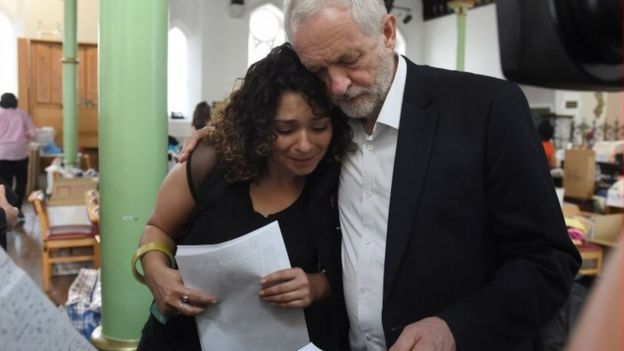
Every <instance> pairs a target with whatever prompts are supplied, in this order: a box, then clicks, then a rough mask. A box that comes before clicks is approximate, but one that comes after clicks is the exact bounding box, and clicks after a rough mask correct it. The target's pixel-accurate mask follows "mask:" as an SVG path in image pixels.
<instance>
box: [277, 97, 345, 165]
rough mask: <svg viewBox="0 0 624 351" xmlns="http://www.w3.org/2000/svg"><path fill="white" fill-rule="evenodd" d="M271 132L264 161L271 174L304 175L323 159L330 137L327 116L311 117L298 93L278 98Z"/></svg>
mask: <svg viewBox="0 0 624 351" xmlns="http://www.w3.org/2000/svg"><path fill="white" fill-rule="evenodd" d="M273 129H274V131H275V134H276V135H277V137H276V138H275V141H273V154H272V155H271V157H269V159H268V164H267V166H268V171H269V174H271V175H278V174H290V175H294V176H305V175H308V174H310V173H312V171H314V169H316V166H317V165H318V164H319V162H320V161H321V160H322V159H323V157H325V153H326V152H327V149H328V147H329V143H330V141H331V138H332V132H333V130H332V124H331V120H330V117H329V116H315V115H314V113H312V108H311V107H310V105H308V103H307V102H306V100H305V99H304V98H303V96H302V95H301V94H299V93H294V92H285V93H283V94H282V96H280V99H279V101H278V106H277V111H276V114H275V122H274V125H273Z"/></svg>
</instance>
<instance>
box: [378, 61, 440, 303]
mask: <svg viewBox="0 0 624 351" xmlns="http://www.w3.org/2000/svg"><path fill="white" fill-rule="evenodd" d="M406 61H407V62H408V70H407V81H406V86H405V92H404V95H403V96H404V97H403V107H402V111H401V123H400V125H399V134H398V141H397V149H396V157H395V161H394V173H393V177H392V190H391V195H390V209H389V213H388V231H387V237H386V258H385V266H384V304H385V302H386V299H387V298H388V294H389V292H390V290H391V288H392V285H393V283H394V280H395V278H396V276H397V274H398V271H399V266H400V264H401V261H402V260H403V255H404V254H405V249H406V247H407V241H408V240H409V236H410V232H411V230H412V227H413V220H414V218H415V215H416V211H417V206H418V202H419V200H420V193H421V190H422V185H423V183H424V179H425V175H426V172H427V167H428V164H429V156H430V154H431V148H432V145H433V139H434V132H435V126H436V121H437V117H438V115H437V113H436V111H435V110H434V108H433V107H432V106H433V104H431V99H430V98H429V96H430V94H429V92H427V91H425V87H426V86H427V85H426V84H425V82H424V81H425V77H424V75H423V74H422V71H423V68H419V67H416V66H415V65H414V64H411V62H409V61H408V60H407V59H406Z"/></svg>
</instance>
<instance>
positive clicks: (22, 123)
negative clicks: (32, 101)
mask: <svg viewBox="0 0 624 351" xmlns="http://www.w3.org/2000/svg"><path fill="white" fill-rule="evenodd" d="M34 136H35V125H34V124H33V122H32V119H31V118H30V116H29V115H28V113H26V112H25V111H22V110H20V109H18V108H17V98H16V97H15V95H13V94H12V93H4V94H2V96H1V97H0V177H1V178H3V179H4V180H5V181H6V183H7V186H8V187H9V188H10V189H13V190H14V191H15V195H16V196H17V204H15V205H16V206H17V208H18V209H19V219H20V220H23V218H24V216H23V214H22V210H21V206H22V201H23V200H24V195H25V192H26V181H27V179H28V178H27V177H28V144H29V143H30V140H31V139H32V138H33V137H34Z"/></svg>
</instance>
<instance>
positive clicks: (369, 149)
mask: <svg viewBox="0 0 624 351" xmlns="http://www.w3.org/2000/svg"><path fill="white" fill-rule="evenodd" d="M366 148H367V149H368V151H373V149H374V148H375V147H374V146H373V145H371V144H368V145H366Z"/></svg>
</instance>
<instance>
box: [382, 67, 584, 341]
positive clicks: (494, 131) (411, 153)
mask: <svg viewBox="0 0 624 351" xmlns="http://www.w3.org/2000/svg"><path fill="white" fill-rule="evenodd" d="M406 61H407V81H406V86H405V93H404V98H403V109H402V112H401V123H400V127H399V135H398V145H397V151H396V159H395V165H394V176H393V180H392V194H391V198H390V212H389V218H388V233H387V242H386V261H385V273H384V299H383V312H382V317H383V327H384V332H385V335H386V342H387V345H388V347H390V346H391V345H392V344H394V342H395V341H396V339H397V338H398V336H399V335H400V333H401V331H402V329H403V327H404V326H405V325H407V324H410V323H412V322H415V321H418V320H420V319H422V318H425V317H428V316H439V317H441V318H442V319H444V320H445V321H446V323H447V324H448V326H449V327H450V329H451V331H452V333H453V335H454V337H455V341H456V345H457V349H458V350H506V351H507V350H531V349H532V346H531V339H532V338H533V336H534V335H535V334H536V332H537V331H538V329H539V328H540V327H541V326H543V325H544V324H545V323H546V322H547V321H548V319H549V318H550V317H552V316H553V315H554V314H555V312H556V311H557V310H558V309H559V307H560V306H561V305H562V304H563V303H564V302H565V300H566V298H567V296H568V292H569V290H570V286H571V283H572V281H573V277H574V275H575V274H576V272H577V270H578V267H579V265H580V257H579V254H578V252H577V250H576V249H575V247H574V246H573V245H572V243H571V241H570V240H569V239H568V236H567V233H566V228H565V224H564V221H563V217H562V214H561V209H560V206H559V204H558V201H557V198H556V194H555V191H554V187H553V183H552V180H551V178H550V174H549V172H548V170H547V168H546V160H545V157H544V152H543V150H542V146H541V144H540V142H539V140H538V138H537V133H536V131H535V128H534V126H533V123H532V119H531V118H530V113H529V109H528V105H527V102H526V100H525V97H524V95H523V94H522V92H521V90H520V89H519V88H518V87H517V86H516V85H515V84H512V83H510V82H506V81H502V80H498V79H493V78H488V77H483V76H477V75H474V74H468V73H459V72H452V71H445V70H441V69H435V68H431V67H423V66H417V65H415V64H413V63H411V62H410V61H408V60H406Z"/></svg>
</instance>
